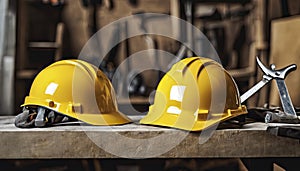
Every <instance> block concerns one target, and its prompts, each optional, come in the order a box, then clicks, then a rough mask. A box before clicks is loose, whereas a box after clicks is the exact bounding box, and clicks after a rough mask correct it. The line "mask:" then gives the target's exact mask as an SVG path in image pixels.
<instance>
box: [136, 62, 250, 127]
mask: <svg viewBox="0 0 300 171" xmlns="http://www.w3.org/2000/svg"><path fill="white" fill-rule="evenodd" d="M245 113H247V110H246V107H245V106H242V105H241V103H240V96H239V91H238V89H237V85H236V83H235V81H234V80H233V78H232V77H231V76H230V75H229V74H228V72H227V71H226V70H225V69H224V68H223V67H222V66H221V65H220V64H219V63H217V62H215V61H213V60H211V59H208V58H202V57H190V58H186V59H183V60H181V61H179V62H177V63H176V64H174V65H173V67H172V68H171V70H170V71H169V72H167V73H166V75H165V76H164V77H163V78H162V80H161V81H160V83H159V85H158V87H157V90H156V93H155V99H154V104H153V105H151V106H150V107H149V112H148V114H147V115H146V116H145V117H144V118H143V119H142V120H141V121H140V123H141V124H148V125H159V126H167V127H173V128H179V129H183V130H189V131H200V130H203V129H205V128H207V127H210V126H212V125H215V124H218V123H219V122H221V121H224V120H227V119H230V118H233V117H236V116H238V115H241V114H245Z"/></svg>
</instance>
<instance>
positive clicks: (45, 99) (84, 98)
mask: <svg viewBox="0 0 300 171" xmlns="http://www.w3.org/2000/svg"><path fill="white" fill-rule="evenodd" d="M22 106H41V107H45V108H48V109H51V110H53V111H56V112H58V113H61V114H64V115H67V116H70V117H72V118H76V119H78V120H81V121H83V122H86V123H88V124H92V125H117V124H125V123H128V122H130V119H129V118H128V117H126V116H125V115H124V114H122V113H121V112H119V111H118V108H117V104H116V97H115V92H114V89H113V86H112V84H111V83H110V81H109V79H108V78H107V77H106V76H105V75H104V73H103V72H102V71H101V70H99V69H98V68H97V67H96V66H94V65H92V64H90V63H87V62H85V61H82V60H62V61H58V62H55V63H53V64H51V65H50V66H48V67H46V68H45V69H43V70H42V71H41V72H40V73H39V74H38V75H37V76H36V77H35V79H34V81H33V83H32V85H31V89H30V93H29V96H27V97H26V98H25V101H24V104H23V105H22Z"/></svg>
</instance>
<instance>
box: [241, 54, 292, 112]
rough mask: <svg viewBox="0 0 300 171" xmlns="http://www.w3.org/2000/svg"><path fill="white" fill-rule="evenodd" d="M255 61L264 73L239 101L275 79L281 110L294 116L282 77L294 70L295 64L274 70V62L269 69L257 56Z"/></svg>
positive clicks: (242, 100)
mask: <svg viewBox="0 0 300 171" xmlns="http://www.w3.org/2000/svg"><path fill="white" fill-rule="evenodd" d="M256 61H257V63H258V66H259V67H260V68H261V70H262V71H263V73H264V76H263V79H262V80H261V81H260V82H258V83H257V84H256V85H255V86H253V87H252V88H251V89H250V90H248V91H247V92H246V93H244V94H243V95H242V96H241V102H242V103H243V102H244V101H245V100H247V99H248V98H249V97H251V96H252V95H253V94H254V93H256V92H257V91H258V90H259V89H261V88H262V87H263V86H264V85H266V84H267V83H268V82H269V81H270V80H272V79H275V80H276V83H277V87H278V90H279V94H280V100H281V103H282V107H283V111H284V112H285V113H287V114H291V115H294V116H296V112H295V109H294V107H293V104H292V101H291V98H290V96H289V93H288V89H287V87H286V85H285V82H284V79H285V78H286V76H287V75H288V74H289V73H290V72H291V71H294V70H296V68H297V66H296V65H295V64H292V65H289V66H287V67H285V68H282V69H279V70H275V65H274V64H272V65H271V69H269V68H267V67H265V66H264V65H263V64H262V62H261V61H260V60H259V58H258V57H256Z"/></svg>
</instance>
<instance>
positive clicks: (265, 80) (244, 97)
mask: <svg viewBox="0 0 300 171" xmlns="http://www.w3.org/2000/svg"><path fill="white" fill-rule="evenodd" d="M256 62H257V64H258V66H259V67H260V69H261V70H262V71H263V72H264V75H263V78H262V80H261V81H260V82H258V83H257V84H256V85H254V86H253V87H252V88H251V89H249V90H248V91H247V92H245V93H244V94H243V95H242V96H241V103H243V102H245V101H246V100H247V99H248V98H250V97H251V96H252V95H253V94H255V93H256V92H257V91H258V90H260V89H261V88H262V87H263V86H265V85H266V84H267V83H268V82H269V81H270V80H272V79H273V77H272V76H270V75H269V74H268V72H266V70H265V68H266V67H265V66H264V65H263V63H262V62H261V61H260V60H259V58H258V57H256Z"/></svg>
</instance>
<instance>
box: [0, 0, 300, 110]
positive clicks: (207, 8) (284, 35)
mask: <svg viewBox="0 0 300 171" xmlns="http://www.w3.org/2000/svg"><path fill="white" fill-rule="evenodd" d="M187 2H188V1H184V0H182V1H180V0H164V1H160V0H102V1H101V0H73V1H70V0H22V1H17V0H10V1H8V0H3V1H1V8H2V9H3V10H1V13H0V14H1V18H0V22H1V28H0V31H1V33H0V38H1V41H0V45H1V46H0V78H1V84H0V90H1V97H0V102H1V103H0V114H3V115H15V114H17V113H18V112H20V111H21V108H20V105H21V104H22V103H23V100H24V97H25V96H26V95H28V93H29V90H30V86H31V83H32V81H33V79H34V77H35V75H36V74H37V73H38V72H39V71H41V70H42V69H43V68H45V67H46V66H48V65H49V64H51V63H53V62H55V61H57V60H62V59H71V58H78V55H79V53H80V51H81V49H82V47H83V46H84V45H85V43H86V42H87V41H88V39H89V38H90V37H91V36H92V35H93V34H94V33H95V32H96V31H97V30H99V29H101V28H102V27H104V26H105V25H107V24H109V23H111V22H113V21H115V20H117V19H120V18H122V17H125V16H129V15H132V14H136V13H143V12H152V13H163V14H170V15H173V16H176V17H180V18H182V19H184V20H189V21H191V22H192V23H193V24H194V25H195V26H196V27H197V28H199V29H200V30H201V31H202V32H203V33H204V34H205V35H206V36H207V38H208V39H209V40H210V41H211V43H212V44H213V46H214V47H215V49H216V50H217V52H218V54H219V57H220V59H221V61H222V64H223V66H224V67H225V68H226V69H227V70H228V71H229V72H230V74H232V76H233V77H234V79H235V80H236V82H237V84H238V86H239V91H240V93H241V94H242V93H244V92H245V91H246V90H248V89H249V88H250V87H251V86H252V85H254V83H256V82H258V81H259V80H260V79H261V77H262V75H261V71H260V70H257V66H256V63H255V56H256V55H258V56H259V57H260V59H261V60H262V61H263V62H264V63H265V64H267V65H269V64H270V63H271V62H272V63H275V64H276V66H277V67H278V68H280V67H283V66H286V65H289V64H291V63H296V64H297V63H298V62H300V61H299V59H300V58H298V55H299V53H298V51H299V50H297V49H298V48H297V45H298V44H299V41H298V40H299V39H298V36H299V32H298V30H299V22H298V20H297V18H298V17H297V14H299V11H300V1H291V0H287V1H286V2H287V5H288V7H287V8H286V7H284V4H283V2H284V1H281V0H273V1H267V0H266V1H259V0H242V1H234V0H225V1H209V2H206V1H203V0H199V1H194V0H193V1H192V8H191V10H192V15H191V18H189V16H188V15H187V14H188V13H187V11H186V10H187V8H186V5H187ZM162 20H163V19H162ZM144 21H145V23H146V24H147V22H151V21H150V20H144ZM281 23H282V24H281ZM283 26H285V27H283ZM290 26H292V27H290ZM165 27H166V29H169V30H170V32H174V33H177V34H178V33H179V34H185V33H186V32H184V30H180V29H181V28H178V27H176V25H166V26H165ZM272 27H273V29H272ZM141 28H142V27H141ZM291 28H294V29H291ZM272 37H273V38H272ZM150 38H151V41H153V43H154V48H156V49H160V50H163V51H166V52H170V53H172V54H174V55H175V54H177V52H178V51H179V49H180V45H181V44H180V43H179V42H177V41H176V40H172V39H170V38H167V37H163V36H157V35H154V36H151V37H150ZM147 41H148V43H147ZM152 46H153V45H152ZM149 48H150V45H149V40H146V38H145V36H136V37H133V38H130V39H129V40H126V41H124V42H121V43H120V44H119V46H118V48H114V49H113V50H112V52H111V53H110V54H109V55H108V56H110V57H111V58H113V59H114V61H113V62H114V65H115V66H118V64H120V63H121V62H122V61H123V60H124V59H125V58H126V57H127V56H129V55H132V54H134V53H136V52H139V51H141V50H146V49H149ZM156 59H157V58H156V57H155V56H153V61H154V62H157V61H155V60H156ZM160 65H168V63H166V62H165V63H160ZM128 70H134V67H131V68H128ZM154 74H156V73H155V72H143V73H141V76H140V77H141V79H142V81H140V82H142V84H143V86H144V87H145V88H146V92H144V93H139V92H138V90H136V91H135V92H132V94H133V96H132V99H133V100H131V102H132V105H133V106H134V107H135V108H136V109H137V110H138V111H147V109H148V105H149V104H148V103H149V100H148V96H149V94H150V93H151V91H152V90H154V89H155V87H156V86H157V83H158V82H159V78H158V77H155V76H154ZM299 74H300V73H299V70H297V71H295V72H293V73H292V74H291V75H290V76H289V77H288V78H287V85H288V88H289V90H290V92H293V93H292V94H291V97H292V100H293V102H294V104H295V106H300V98H299V96H300V92H299V93H298V91H297V85H299V82H300V77H299ZM137 80H139V78H137ZM273 87H274V86H273ZM270 97H272V98H270ZM270 99H271V100H270ZM278 99H279V98H278V94H277V91H276V89H275V88H270V86H266V87H265V88H263V89H262V90H261V91H260V92H259V93H257V94H256V95H255V96H254V97H252V98H251V99H249V100H248V101H247V103H246V104H247V105H248V107H251V106H263V105H264V104H265V103H270V104H271V105H275V106H278V105H280V103H279V100H278ZM118 100H119V105H120V106H121V109H122V105H123V106H126V105H130V102H128V101H126V100H125V101H124V100H122V98H119V99H118ZM124 112H125V113H126V112H128V111H124Z"/></svg>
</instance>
